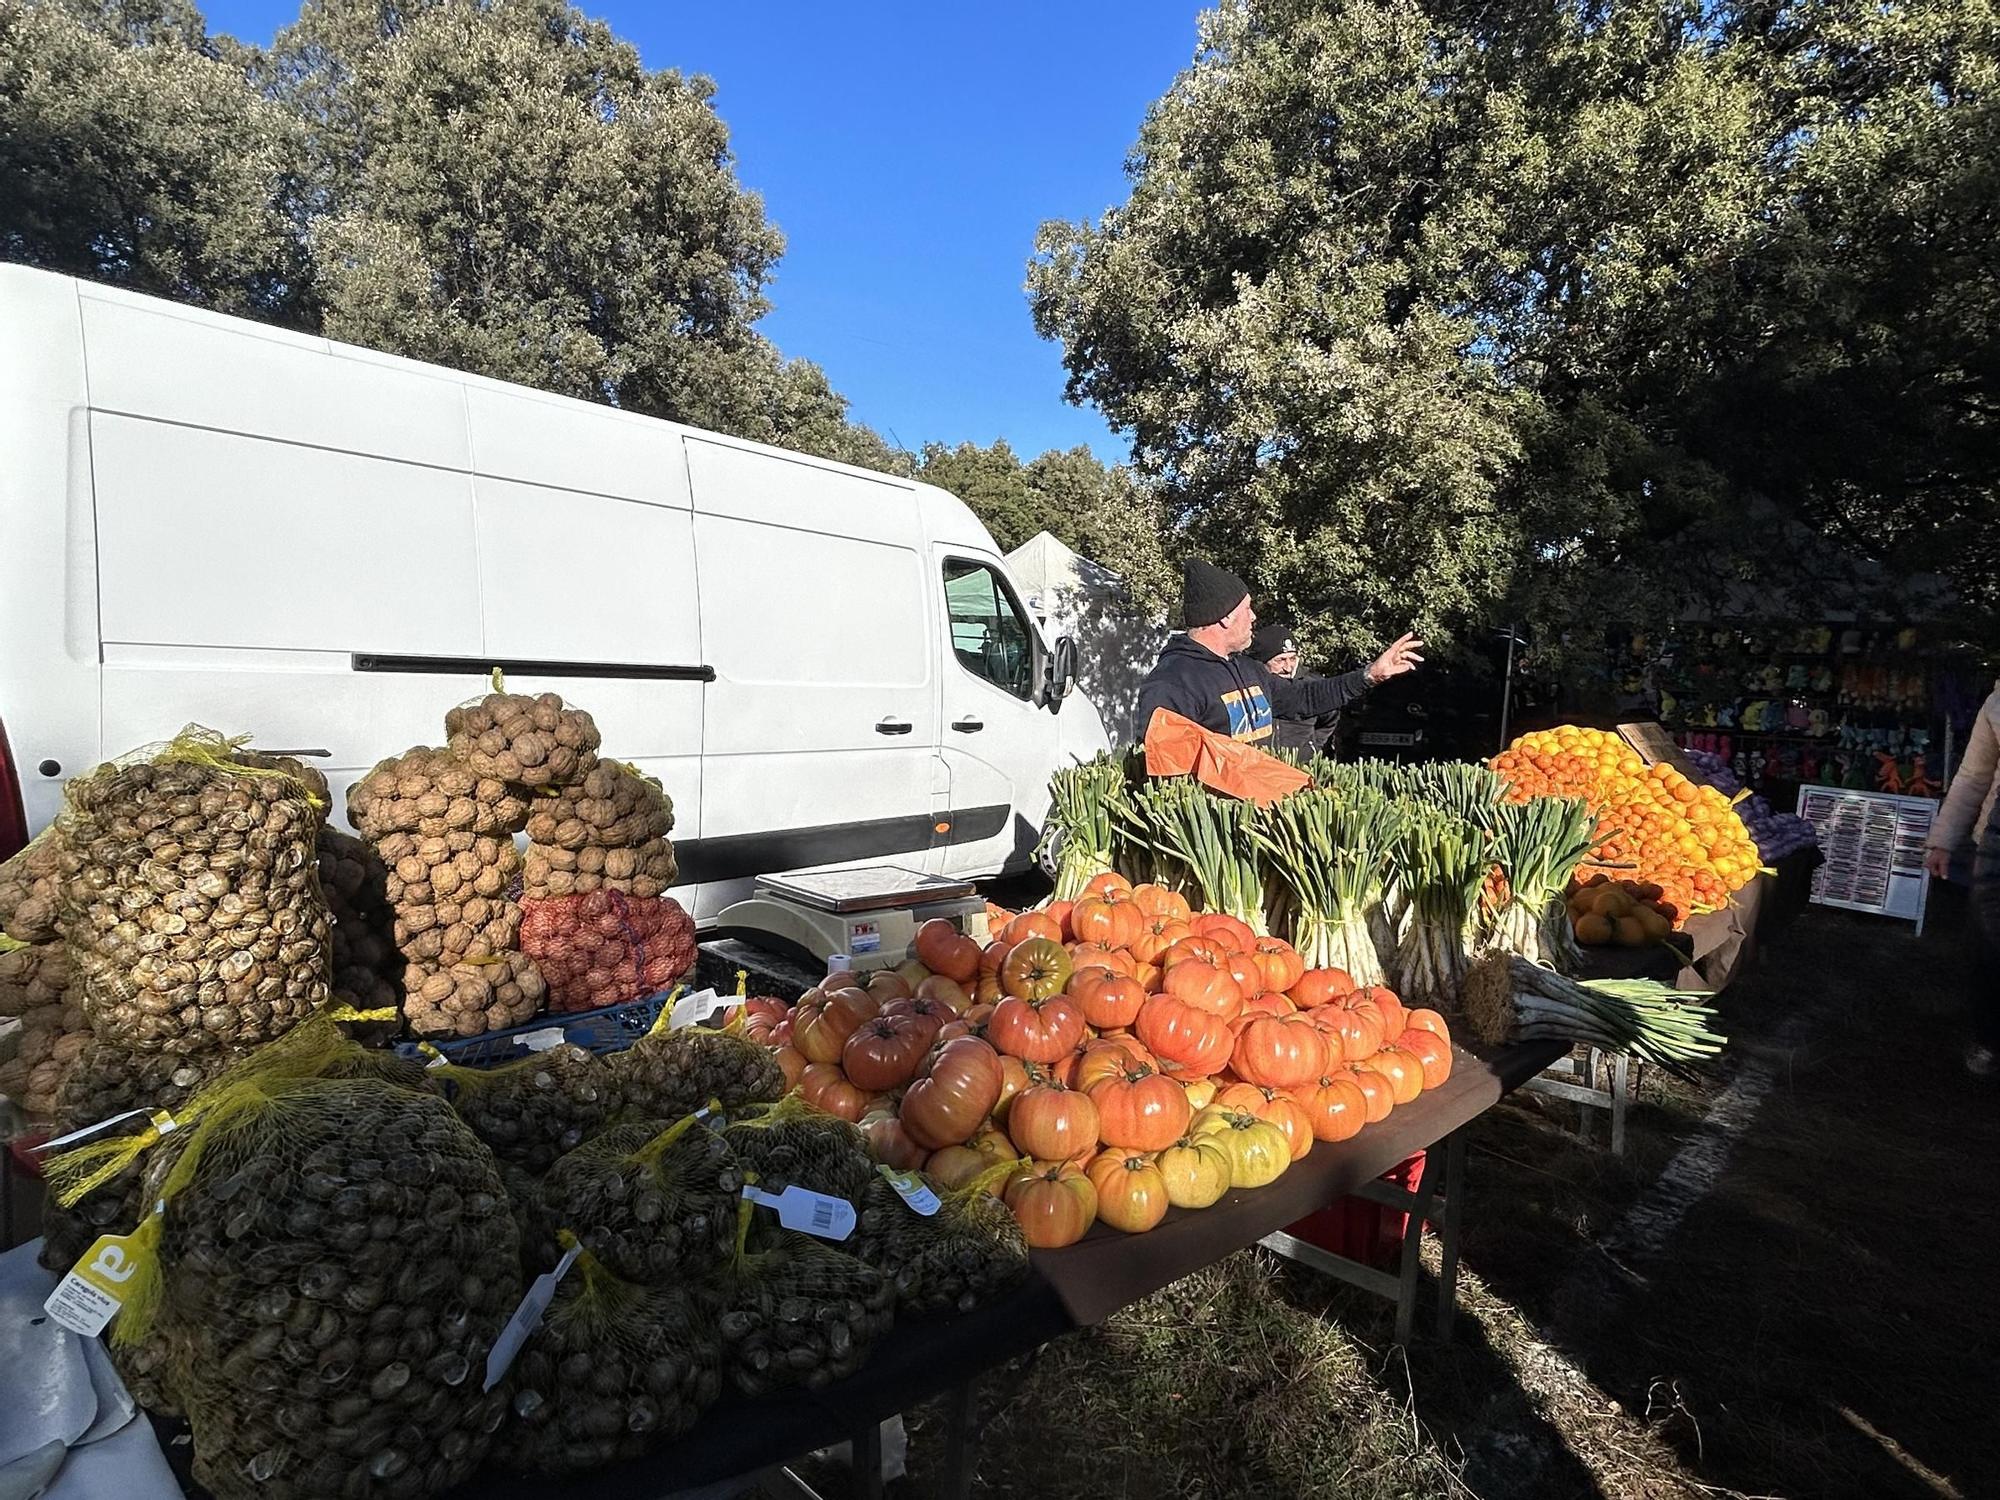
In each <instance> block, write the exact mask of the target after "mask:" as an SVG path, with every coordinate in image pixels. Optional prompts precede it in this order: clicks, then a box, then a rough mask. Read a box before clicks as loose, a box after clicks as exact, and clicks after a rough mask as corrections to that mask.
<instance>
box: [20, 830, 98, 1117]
mask: <svg viewBox="0 0 2000 1500" xmlns="http://www.w3.org/2000/svg"><path fill="white" fill-rule="evenodd" d="M60 892H61V875H60V872H59V871H58V869H57V850H56V835H55V834H54V833H53V831H50V832H45V833H43V834H42V836H41V837H39V838H37V839H36V840H34V842H32V843H31V844H29V845H28V847H27V848H25V849H23V850H21V851H20V852H19V853H18V854H16V855H15V856H14V857H13V858H12V859H9V860H8V861H6V862H5V863H4V864H0V1021H4V1020H8V1019H10V1018H11V1019H14V1020H18V1021H19V1022H20V1023H21V1035H20V1039H19V1043H18V1046H17V1049H16V1050H15V1052H14V1055H13V1056H12V1057H11V1058H9V1059H8V1060H7V1061H6V1062H0V1094H4V1095H6V1096H7V1097H8V1098H11V1099H14V1100H17V1101H18V1102H19V1103H20V1105H21V1107H22V1109H24V1110H25V1111H26V1112H27V1114H28V1117H29V1118H30V1119H33V1120H45V1119H47V1118H48V1117H49V1115H50V1113H51V1112H52V1111H53V1109H54V1106H55V1096H56V1087H57V1085H58V1084H59V1083H61V1081H62V1075H63V1070H64V1069H65V1068H67V1067H68V1066H69V1064H70V1062H71V1061H72V1060H73V1059H74V1058H75V1057H76V1055H77V1053H78V1051H79V1050H80V1049H81V1048H82V1046H83V1042H84V1037H85V1035H86V1027H85V1024H84V1019H83V1009H82V1007H81V1005H79V1004H78V1003H76V1000H75V998H74V997H72V996H71V995H70V993H69V959H68V956H67V955H66V954H65V953H64V952H63V948H62V943H61V934H60V933H59V932H58V931H57V928H56V914H57V910H58V906H59V903H60Z"/></svg>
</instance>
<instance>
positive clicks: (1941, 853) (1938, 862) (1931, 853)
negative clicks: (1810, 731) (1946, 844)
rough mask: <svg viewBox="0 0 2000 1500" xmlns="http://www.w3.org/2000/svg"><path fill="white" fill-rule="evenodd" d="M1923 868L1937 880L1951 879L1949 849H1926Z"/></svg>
mask: <svg viewBox="0 0 2000 1500" xmlns="http://www.w3.org/2000/svg"><path fill="white" fill-rule="evenodd" d="M1924 868H1925V869H1926V870H1928V871H1930V873H1931V874H1933V875H1935V876H1936V877H1937V878H1938V879H1939V880H1949V879H1950V878H1951V851H1950V850H1949V849H1926V850H1925V851H1924Z"/></svg>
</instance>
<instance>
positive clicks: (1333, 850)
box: [1252, 787, 1402, 985]
mask: <svg viewBox="0 0 2000 1500" xmlns="http://www.w3.org/2000/svg"><path fill="white" fill-rule="evenodd" d="M1401 817H1402V814H1401V809H1400V808H1399V806H1398V805H1397V804H1396V803H1394V802H1391V801H1390V800H1389V799H1388V798H1387V797H1385V796H1383V795H1382V794H1381V793H1380V792H1378V791H1375V790H1373V789H1372V788H1366V787H1356V788H1354V789H1351V790H1347V791H1336V790H1333V789H1331V788H1327V787H1311V788H1308V789H1307V790H1305V791H1301V792H1296V793H1294V794H1293V795H1291V796H1289V797H1286V798H1284V799H1283V800H1282V801H1279V802H1276V803H1273V804H1272V805H1271V806H1270V807H1268V808H1266V809H1265V810H1264V814H1263V816H1262V817H1261V818H1260V819H1259V820H1258V822H1257V824H1256V826H1255V828H1254V830H1253V832H1252V837H1253V839H1254V841H1255V843H1256V846H1257V848H1258V849H1259V850H1260V851H1261V853H1262V854H1263V857H1264V860H1265V863H1266V865H1267V866H1268V868H1269V869H1270V871H1271V874H1272V875H1273V877H1274V879H1275V884H1276V885H1277V886H1278V887H1279V889H1280V890H1281V891H1282V892H1283V894H1284V897H1285V900H1284V909H1285V911H1286V913H1287V916H1288V918H1289V922H1290V932H1291V944H1292V946H1293V947H1294V948H1296V949H1298V951H1299V956H1300V957H1301V958H1302V959H1304V960H1305V965H1306V967H1307V968H1309V969H1327V968H1332V969H1344V970H1346V971H1347V973H1348V974H1349V976H1350V977H1352V978H1353V980H1354V982H1355V983H1356V984H1357V985H1372V984H1380V983H1382V982H1383V978H1384V975H1383V970H1382V959H1381V956H1380V954H1379V953H1378V952H1377V951H1376V947H1375V941H1374V938H1373V936H1372V935H1371V933H1370V931H1369V916H1370V914H1371V913H1372V912H1373V910H1374V909H1375V907H1376V906H1377V905H1379V904H1380V902H1381V900H1382V879H1383V873H1384V870H1385V868H1386V865H1387V855H1388V851H1389V849H1390V848H1391V847H1392V846H1393V845H1394V843H1395V840H1396V832H1397V829H1398V827H1399V826H1400V823H1401Z"/></svg>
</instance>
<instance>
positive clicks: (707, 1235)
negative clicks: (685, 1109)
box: [529, 1116, 743, 1285]
mask: <svg viewBox="0 0 2000 1500" xmlns="http://www.w3.org/2000/svg"><path fill="white" fill-rule="evenodd" d="M742 1190H743V1169H742V1168H741V1167H740V1166H738V1165H737V1162H736V1158H735V1155H734V1154H733V1153H732V1152H731V1151H730V1149H729V1148H728V1147H727V1146H725V1145H724V1144H723V1143H722V1141H721V1139H720V1138H719V1137H718V1136H717V1135H716V1134H715V1133H714V1132H713V1131H711V1130H709V1129H708V1128H707V1127H706V1126H705V1125H704V1124H703V1123H702V1122H700V1121H698V1120H696V1119H694V1118H693V1117H692V1116H689V1117H687V1118H685V1119H682V1120H680V1121H678V1122H676V1123H674V1124H672V1125H667V1124H664V1123H662V1122H660V1121H649V1122H641V1123H634V1124H628V1125H619V1126H614V1127H613V1128H612V1129H610V1130H607V1131H605V1132H604V1133H603V1134H602V1135H600V1136H598V1137H597V1138H596V1139H594V1140H592V1141H589V1142H587V1143H585V1144H584V1145H582V1146H579V1147H578V1148H577V1149H576V1150H574V1151H572V1152H570V1153H569V1154H568V1155H567V1156H565V1157H563V1158H562V1159H561V1160H560V1161H558V1162H557V1163H556V1164H555V1165H554V1166H553V1167H551V1168H550V1169H549V1173H548V1175H547V1176H546V1177H544V1178H543V1179H542V1182H541V1185H540V1187H539V1189H538V1190H537V1193H536V1196H535V1223H536V1226H537V1230H538V1232H537V1234H536V1236H535V1239H534V1240H533V1242H532V1243H531V1245H530V1247H529V1255H530V1260H531V1264H532V1265H533V1267H534V1268H535V1269H538V1270H545V1269H547V1268H548V1267H549V1266H552V1265H553V1264H554V1263H555V1259H556V1257H557V1255H558V1253H559V1252H558V1250H557V1239H558V1236H559V1234H560V1232H562V1231H565V1230H567V1231H569V1232H571V1233H573V1234H574V1235H575V1236H576V1238H577V1239H578V1240H579V1241H580V1242H581V1243H582V1244H583V1246H584V1248H585V1249H586V1250H588V1251H589V1252H590V1253H591V1254H592V1255H593V1256H595V1257H596V1258H597V1259H598V1260H600V1261H601V1262H603V1264H604V1266H605V1268H606V1269H607V1270H608V1271H610V1273H611V1274H612V1275H614V1276H617V1277H621V1278H623V1279H624V1280H626V1281H635V1282H643V1283H647V1284H650V1285H657V1284H660V1283H663V1282H669V1281H679V1280H682V1279H686V1278H691V1277H698V1276H704V1275H707V1274H708V1273H710V1272H712V1271H713V1270H715V1268H716V1267H717V1266H719V1265H721V1264H722V1262H723V1261H724V1260H725V1259H726V1258H727V1257H728V1255H729V1251H730V1246H731V1244H732V1243H733V1241H734V1237H735V1233H736V1217H737V1204H738V1202H739V1201H740V1198H741V1194H742Z"/></svg>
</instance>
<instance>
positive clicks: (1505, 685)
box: [1500, 625, 1514, 750]
mask: <svg viewBox="0 0 2000 1500" xmlns="http://www.w3.org/2000/svg"><path fill="white" fill-rule="evenodd" d="M1513 710H1514V627H1513V626H1512V625H1509V626H1508V627H1507V676H1506V678H1505V679H1504V681H1503V682H1502V684H1501V688H1500V749H1502V750H1505V749H1506V748H1507V721H1508V719H1509V717H1510V716H1511V715H1512V713H1513Z"/></svg>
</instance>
